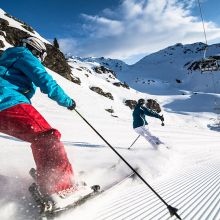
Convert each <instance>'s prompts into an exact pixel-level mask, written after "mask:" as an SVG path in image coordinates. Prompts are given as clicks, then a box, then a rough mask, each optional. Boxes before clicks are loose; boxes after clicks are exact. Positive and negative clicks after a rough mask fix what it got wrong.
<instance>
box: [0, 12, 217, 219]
mask: <svg viewBox="0 0 220 220" xmlns="http://www.w3.org/2000/svg"><path fill="white" fill-rule="evenodd" d="M0 17H1V18H3V19H6V20H8V21H9V24H10V26H13V27H16V28H19V29H21V30H24V31H27V30H25V29H24V28H23V27H22V26H21V23H19V22H17V21H15V20H14V19H12V18H9V17H7V16H5V12H4V11H3V10H2V9H0ZM35 35H36V36H37V37H40V38H41V36H40V35H39V34H38V33H36V32H35ZM41 39H42V40H43V41H45V42H47V43H48V41H46V40H45V39H43V38H41ZM0 40H2V41H3V42H4V45H5V47H4V48H3V49H7V48H8V47H11V46H12V45H10V44H9V43H7V42H6V41H5V38H4V36H3V35H1V36H0ZM203 46H204V45H202V44H201V43H195V44H192V45H181V44H176V45H174V46H171V47H168V48H166V49H164V50H161V51H159V52H157V53H154V54H152V55H149V56H147V57H145V58H143V59H142V60H140V61H139V62H138V63H136V64H135V65H132V66H128V65H126V64H125V63H123V62H121V61H117V60H107V59H101V58H100V59H92V58H91V59H86V58H85V59H81V60H80V59H74V58H72V59H70V60H69V64H70V65H71V66H72V73H73V77H79V78H80V80H81V85H76V84H74V83H72V82H69V81H67V80H66V79H64V78H63V77H61V76H60V75H58V74H56V73H54V72H51V71H49V72H50V73H51V74H52V75H53V77H54V78H55V79H56V80H57V82H58V83H59V84H60V85H61V86H62V87H63V88H64V90H65V91H66V92H67V93H68V94H69V95H70V96H71V97H72V98H73V99H74V100H75V101H76V103H77V110H78V111H79V112H80V113H81V114H82V115H83V116H84V117H85V118H86V119H87V120H88V121H89V122H90V123H91V124H92V125H93V126H94V127H95V128H96V129H97V130H98V131H99V132H100V134H101V135H103V137H104V138H105V139H106V140H107V141H108V142H109V143H110V144H111V145H112V146H113V147H114V148H115V149H116V150H117V151H118V152H119V153H120V154H121V155H122V156H123V157H124V158H125V159H126V160H127V161H128V162H129V163H130V164H131V165H132V166H133V167H134V168H137V169H138V172H139V173H140V174H141V175H142V176H143V177H144V178H145V180H146V181H147V182H148V183H149V184H150V185H151V186H153V187H154V188H155V190H156V191H157V192H158V193H159V194H160V195H161V196H162V198H163V199H164V200H165V201H166V202H167V203H168V204H169V205H172V206H174V207H176V208H178V209H179V210H178V214H179V215H180V216H181V218H182V219H184V220H220V174H219V173H220V172H219V170H220V122H219V120H220V118H219V115H217V114H216V113H220V112H218V111H217V109H219V107H220V94H219V92H220V90H219V88H220V87H219V84H220V73H219V72H216V73H208V74H200V73H199V72H194V73H191V74H189V73H187V70H186V68H184V65H185V64H186V63H187V62H191V61H192V60H193V59H195V58H201V57H202V55H203V53H202V51H201V47H203ZM210 49H211V50H209V52H210V51H214V52H215V53H219V52H220V51H219V50H220V45H213V46H212V47H211V48H210ZM209 55H211V54H209ZM100 61H102V65H104V63H106V62H107V64H108V65H107V64H106V65H107V66H109V67H110V68H112V69H113V70H115V71H116V73H117V77H118V78H116V77H115V76H114V74H111V73H109V72H108V73H106V74H98V73H96V72H95V71H94V67H95V66H99V65H100ZM119 79H120V80H123V81H126V82H127V83H128V84H129V85H130V86H132V88H135V89H136V90H134V89H131V88H130V89H126V88H123V87H117V86H115V85H113V83H115V82H119ZM178 80H180V81H181V83H177V81H178ZM91 86H95V87H100V88H102V90H103V91H104V92H110V93H111V94H112V96H113V98H114V100H111V99H109V98H106V97H104V96H101V95H98V94H97V93H95V92H93V91H91V90H90V89H89V88H90V87H91ZM138 91H142V92H143V93H141V92H138ZM139 98H146V99H147V98H154V99H157V100H158V102H159V103H160V104H161V106H162V108H163V112H162V113H163V115H164V117H165V126H164V127H162V126H161V123H160V121H159V120H158V119H155V118H149V117H148V118H147V120H148V122H149V127H150V130H151V132H152V133H153V134H154V135H156V136H158V137H159V138H160V139H161V140H162V141H164V142H165V143H166V145H167V146H169V147H170V149H167V148H165V147H164V146H161V147H160V148H159V149H157V150H155V149H153V148H152V147H151V146H150V145H149V144H148V143H147V142H146V141H145V140H144V139H143V138H139V139H138V140H137V142H136V143H135V144H134V146H133V147H132V148H131V150H128V149H127V148H128V147H129V146H130V145H131V143H132V142H133V141H134V140H135V139H136V137H137V134H136V133H135V132H134V131H133V129H132V110H130V108H129V107H127V106H125V105H124V101H125V99H133V100H134V99H135V100H137V99H139ZM33 105H34V106H35V107H36V108H37V110H38V111H40V112H41V113H42V115H43V116H44V117H45V118H46V119H47V120H48V122H49V123H50V124H51V125H52V126H53V127H55V128H57V129H58V130H60V131H61V133H62V141H63V142H64V144H65V146H66V150H67V153H68V156H69V159H70V161H71V163H72V165H73V168H74V171H75V177H76V179H77V181H86V182H87V184H88V185H93V184H100V186H101V187H105V186H106V185H109V184H111V183H114V182H115V181H118V180H120V179H121V178H122V177H123V176H126V175H127V174H129V173H130V172H131V171H130V170H129V168H128V167H127V166H126V165H125V164H124V163H123V162H122V161H120V160H119V158H118V156H117V155H115V153H114V152H113V151H112V150H111V149H110V148H109V147H108V146H106V144H105V143H104V142H103V141H102V140H101V139H100V138H99V137H98V136H97V135H96V134H95V133H94V132H93V131H92V130H91V128H90V127H89V126H88V125H86V123H85V122H84V121H83V120H82V119H81V118H80V117H79V116H78V115H77V114H76V113H75V112H74V111H73V112H71V111H69V110H67V109H65V108H63V107H60V106H58V105H57V104H56V103H55V102H54V101H52V100H49V99H48V98H47V97H46V96H45V95H44V94H41V93H40V92H39V91H38V92H37V94H36V96H35V97H34V99H33ZM105 109H113V110H114V113H112V114H111V113H109V112H107V111H106V110H105ZM29 145H30V144H29V143H25V142H22V141H20V140H18V139H15V138H13V137H10V136H7V135H5V134H2V133H0V220H34V219H35V217H36V215H37V208H36V207H35V203H34V202H33V200H32V198H31V197H30V195H29V192H28V187H29V186H30V184H31V183H32V182H33V180H32V178H31V177H30V176H29V174H28V172H29V170H30V168H31V167H34V166H35V165H34V161H33V157H32V153H31V149H30V147H29ZM57 219H60V220H72V219H74V220H116V219H117V220H131V219H133V220H142V219H144V220H168V219H173V220H174V219H176V217H172V218H170V216H169V212H168V210H167V208H166V206H165V205H164V204H163V203H162V202H161V201H160V200H159V199H158V198H157V197H156V196H155V195H154V194H153V193H152V192H151V191H150V190H149V188H148V187H147V186H146V185H144V184H143V183H142V182H141V181H140V180H139V179H138V178H135V179H134V180H131V179H128V180H126V181H125V182H123V183H121V184H120V185H119V186H116V187H114V188H112V189H111V190H109V191H107V192H106V193H103V194H101V195H100V196H99V197H96V198H94V199H93V200H90V201H88V202H87V203H85V204H84V205H82V206H80V207H77V208H76V209H74V210H72V211H70V212H68V213H66V214H65V215H62V216H60V217H59V218H57Z"/></svg>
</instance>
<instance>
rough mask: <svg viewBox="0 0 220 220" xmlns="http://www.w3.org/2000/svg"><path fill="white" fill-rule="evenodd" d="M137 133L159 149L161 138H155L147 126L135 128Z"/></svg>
mask: <svg viewBox="0 0 220 220" xmlns="http://www.w3.org/2000/svg"><path fill="white" fill-rule="evenodd" d="M135 131H136V132H137V133H138V134H140V135H141V136H143V137H144V138H145V139H146V140H147V141H148V142H149V143H150V144H151V145H152V146H154V147H157V146H158V145H159V144H161V143H162V142H161V141H160V140H159V138H157V137H155V136H153V135H152V134H151V132H150V131H149V129H148V128H147V127H145V126H141V127H138V128H135Z"/></svg>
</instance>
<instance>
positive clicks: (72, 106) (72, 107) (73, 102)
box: [67, 99, 76, 110]
mask: <svg viewBox="0 0 220 220" xmlns="http://www.w3.org/2000/svg"><path fill="white" fill-rule="evenodd" d="M75 108H76V103H75V101H74V100H73V99H72V105H71V106H69V107H67V109H69V110H74V109H75Z"/></svg>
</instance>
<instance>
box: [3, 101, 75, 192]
mask: <svg viewBox="0 0 220 220" xmlns="http://www.w3.org/2000/svg"><path fill="white" fill-rule="evenodd" d="M0 132H2V133H5V134H8V135H11V136H14V137H16V138H19V139H21V140H24V141H27V142H30V143H32V144H31V148H32V152H33V156H34V159H35V163H36V167H37V172H38V174H39V175H38V176H37V181H38V183H39V185H40V186H41V188H42V190H43V191H44V192H45V193H49V194H51V193H53V192H57V191H60V190H63V189H67V188H70V187H73V186H74V184H73V171H72V167H71V164H70V163H69V161H68V158H67V155H66V152H65V149H64V146H63V144H62V143H61V142H60V133H59V131H57V130H56V129H53V128H51V126H50V125H49V124H48V123H47V121H46V120H45V119H44V118H43V117H42V116H41V115H40V113H38V112H37V110H36V109H35V108H34V107H33V106H32V105H28V104H19V105H16V106H14V107H11V108H8V109H6V110H3V111H1V112H0Z"/></svg>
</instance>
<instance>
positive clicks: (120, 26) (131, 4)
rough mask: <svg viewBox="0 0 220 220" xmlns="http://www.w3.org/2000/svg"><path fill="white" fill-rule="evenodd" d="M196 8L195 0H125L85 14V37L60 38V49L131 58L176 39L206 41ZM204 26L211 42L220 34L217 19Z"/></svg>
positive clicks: (184, 41)
mask: <svg viewBox="0 0 220 220" xmlns="http://www.w3.org/2000/svg"><path fill="white" fill-rule="evenodd" d="M193 7H198V5H197V4H196V2H195V0H187V1H186V0H184V1H178V0H123V1H121V3H120V5H119V6H118V8H116V9H115V10H112V9H110V8H106V9H104V10H103V11H102V12H100V14H99V15H88V14H82V15H81V16H82V19H83V21H84V23H83V25H82V29H81V31H83V37H82V38H81V39H76V38H75V39H74V38H68V39H60V42H61V48H62V49H63V51H65V52H72V53H73V54H74V55H78V56H106V57H112V58H118V59H123V60H125V59H131V60H132V57H137V56H138V55H140V54H147V53H152V52H154V51H157V50H159V49H162V48H164V47H167V46H169V45H173V44H175V43H177V42H181V43H193V42H198V41H202V42H204V35H203V29H202V23H201V20H200V17H195V16H193V15H192V9H193ZM205 28H206V31H207V36H208V42H209V43H211V42H215V41H216V40H217V39H218V38H219V37H220V27H218V26H217V25H216V24H215V23H214V22H212V21H206V22H205ZM66 42H68V44H66ZM71 42H72V43H73V45H74V46H71ZM73 48H74V50H72V49H73Z"/></svg>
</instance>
